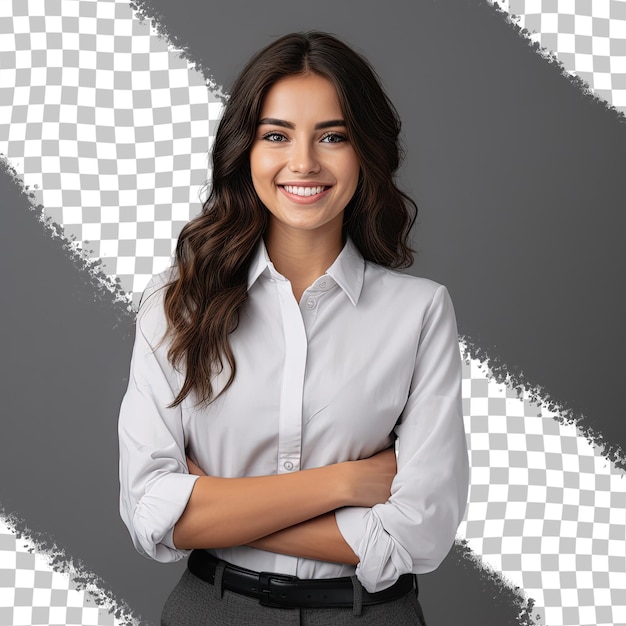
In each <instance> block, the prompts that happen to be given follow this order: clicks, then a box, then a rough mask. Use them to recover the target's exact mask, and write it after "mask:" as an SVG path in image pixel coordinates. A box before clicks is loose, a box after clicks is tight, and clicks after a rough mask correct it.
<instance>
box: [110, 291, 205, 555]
mask: <svg viewBox="0 0 626 626" xmlns="http://www.w3.org/2000/svg"><path fill="white" fill-rule="evenodd" d="M163 285H164V280H159V279H153V280H152V281H151V282H150V284H149V285H148V287H147V288H146V290H145V292H144V296H143V298H142V304H141V306H140V308H139V313H138V314H137V325H136V332H135V344H134V347H133V354H132V360H131V365H130V375H129V381H128V389H127V391H126V394H125V395H124V398H123V400H122V405H121V408H120V416H119V427H118V432H119V444H120V514H121V517H122V519H123V521H124V523H125V524H126V526H127V527H128V530H129V531H130V535H131V538H132V540H133V544H134V545H135V548H136V549H137V550H138V551H139V552H140V553H141V554H143V555H145V556H148V557H151V558H153V559H156V560H157V561H162V562H167V561H176V560H179V559H181V558H183V557H184V556H185V555H186V554H188V552H189V551H186V550H178V549H176V547H175V546H174V543H173V540H172V535H173V529H174V525H175V523H176V522H177V521H178V519H179V517H180V516H181V515H182V513H183V511H184V509H185V507H186V505H187V501H188V500H189V496H190V495H191V491H192V489H193V485H194V483H195V481H196V479H197V478H198V477H197V476H192V475H190V474H189V473H188V469H187V463H186V459H185V436H184V432H183V425H182V417H181V409H180V405H179V406H178V407H175V408H168V405H169V404H170V403H171V402H172V400H173V399H174V397H175V396H176V389H177V386H178V380H177V374H176V372H175V370H174V369H173V368H172V367H171V366H170V364H169V363H168V361H167V351H166V347H165V346H164V342H162V341H161V340H162V338H163V333H164V331H165V317H164V312H163V305H162V292H163V290H162V289H161V287H162V286H163Z"/></svg>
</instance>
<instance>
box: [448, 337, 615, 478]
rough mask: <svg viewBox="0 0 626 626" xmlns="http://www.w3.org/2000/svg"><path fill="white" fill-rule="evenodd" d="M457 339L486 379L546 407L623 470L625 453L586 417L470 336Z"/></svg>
mask: <svg viewBox="0 0 626 626" xmlns="http://www.w3.org/2000/svg"><path fill="white" fill-rule="evenodd" d="M460 340H461V343H462V344H463V345H464V352H465V354H466V356H467V357H469V358H472V359H476V360H477V361H480V362H481V363H483V365H484V367H485V369H486V370H487V372H488V373H487V376H488V377H489V378H492V379H493V380H495V381H496V382H497V383H502V384H504V385H506V386H507V387H509V388H511V389H514V390H515V391H516V393H517V394H518V396H519V397H524V396H525V397H526V398H528V399H529V400H530V401H531V402H534V403H536V404H538V405H541V406H544V407H546V408H547V409H548V410H549V411H550V412H552V413H554V414H555V419H557V420H558V421H559V422H560V423H561V424H575V425H576V427H577V428H578V429H579V430H580V432H581V433H582V434H583V436H584V437H585V438H586V439H587V440H588V441H589V442H590V443H592V444H593V445H595V446H598V447H599V448H600V449H601V450H602V454H603V456H605V457H606V458H607V459H608V460H609V461H610V462H611V463H613V464H614V465H615V466H616V467H618V468H619V469H622V470H626V451H625V450H624V449H623V448H622V446H620V445H618V444H614V443H611V442H610V441H608V440H607V439H606V438H605V437H604V435H603V434H602V433H600V432H598V431H597V430H596V429H595V428H594V427H593V426H591V425H590V424H589V422H588V418H587V417H586V416H585V415H583V414H580V413H576V412H575V411H574V410H573V409H572V408H571V407H569V406H568V404H567V402H565V401H563V400H560V399H555V398H553V397H551V395H550V394H549V393H548V391H547V390H546V389H545V388H544V387H542V386H541V385H540V384H539V383H537V382H536V381H534V380H532V379H531V378H530V377H528V376H527V375H526V374H525V373H524V372H523V371H522V370H521V369H520V368H518V367H516V366H515V365H512V364H510V363H505V362H504V361H503V359H502V358H501V357H499V356H497V355H494V354H492V353H491V352H490V351H489V350H487V349H485V348H484V347H482V346H479V345H477V344H476V343H475V342H473V340H472V339H471V338H470V337H467V336H461V337H460Z"/></svg>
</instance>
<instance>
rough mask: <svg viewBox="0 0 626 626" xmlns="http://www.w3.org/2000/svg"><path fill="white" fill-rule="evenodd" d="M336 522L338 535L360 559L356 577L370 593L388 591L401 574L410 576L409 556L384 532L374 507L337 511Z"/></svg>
mask: <svg viewBox="0 0 626 626" xmlns="http://www.w3.org/2000/svg"><path fill="white" fill-rule="evenodd" d="M377 506H380V505H377ZM335 519H336V520H337V526H338V527H339V532H340V533H341V534H342V535H343V538H344V539H345V541H346V543H347V544H348V545H349V546H350V547H351V548H352V551H353V552H354V553H355V554H356V555H357V556H358V557H359V563H358V565H357V566H356V572H355V573H356V576H357V578H358V579H359V581H360V582H361V584H362V585H363V587H365V589H366V590H367V591H368V592H369V593H376V592H377V591H382V590H383V589H387V587H390V586H391V585H393V584H394V583H395V582H396V581H397V580H398V578H399V577H400V576H401V575H402V574H408V573H411V571H412V568H413V560H412V558H411V555H410V554H409V553H408V552H407V550H405V549H404V548H403V547H402V546H401V545H399V544H398V543H397V542H396V541H395V540H394V539H393V537H391V535H389V533H387V532H386V531H385V529H384V528H383V525H382V522H381V520H380V519H379V517H378V514H377V513H376V507H374V508H373V509H369V508H366V507H346V508H343V509H339V510H337V511H335Z"/></svg>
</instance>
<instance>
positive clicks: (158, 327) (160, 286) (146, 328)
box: [137, 267, 176, 346]
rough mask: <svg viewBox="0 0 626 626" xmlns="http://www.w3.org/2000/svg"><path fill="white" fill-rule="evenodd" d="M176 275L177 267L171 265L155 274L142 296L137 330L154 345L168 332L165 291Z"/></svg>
mask: <svg viewBox="0 0 626 626" xmlns="http://www.w3.org/2000/svg"><path fill="white" fill-rule="evenodd" d="M175 277H176V269H175V268H171V267H170V268H168V269H166V270H164V271H163V272H160V273H159V274H155V275H154V276H153V277H152V278H151V279H150V280H149V282H148V284H147V285H146V288H145V289H144V291H143V294H142V296H141V300H140V302H139V310H138V311H137V332H141V334H142V335H143V336H144V337H145V339H146V341H147V342H148V343H149V344H151V345H152V346H155V345H156V344H157V343H159V342H160V341H161V340H162V339H163V337H164V336H165V334H166V330H167V319H166V317H165V309H164V299H165V291H166V289H167V286H168V285H169V284H170V283H171V282H172V280H174V279H175Z"/></svg>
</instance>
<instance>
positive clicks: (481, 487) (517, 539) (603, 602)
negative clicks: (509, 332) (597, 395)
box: [459, 359, 626, 626]
mask: <svg viewBox="0 0 626 626" xmlns="http://www.w3.org/2000/svg"><path fill="white" fill-rule="evenodd" d="M463 405H464V406H463V414H464V416H465V430H466V433H467V441H468V449H469V453H470V466H471V480H470V484H471V487H470V494H469V504H468V508H467V511H466V516H465V520H464V521H463V524H462V525H461V527H460V528H459V534H460V535H461V536H464V537H465V538H466V539H467V541H468V544H469V546H470V547H471V548H472V549H473V550H474V551H475V552H476V553H477V554H479V555H482V559H483V561H484V562H485V563H486V564H488V565H489V566H490V567H492V568H493V569H495V570H497V571H499V572H502V574H503V575H504V576H505V578H507V579H508V580H509V581H511V583H512V584H513V585H515V586H519V587H521V588H522V589H523V590H524V591H525V592H526V593H527V594H528V595H529V596H530V597H531V598H533V599H534V600H535V601H536V607H535V608H536V612H538V613H539V614H540V615H541V616H542V621H540V622H539V623H541V624H546V625H547V626H556V625H559V626H561V625H562V626H596V625H599V624H610V625H612V626H616V625H618V624H622V625H624V624H626V476H625V475H624V472H623V471H622V470H619V469H617V468H616V467H615V466H614V464H612V463H611V462H610V461H608V460H607V459H606V458H605V457H604V456H602V452H601V450H599V449H598V448H597V447H594V446H593V444H591V443H590V442H589V441H588V440H587V439H585V438H584V437H583V436H582V435H581V434H580V432H579V431H578V429H577V428H576V426H575V425H573V424H567V423H561V422H560V421H559V420H558V415H557V414H556V413H554V412H553V411H551V410H550V409H548V408H547V407H545V406H542V405H541V404H538V403H536V402H533V401H531V400H529V399H528V394H526V393H525V392H524V393H523V395H521V396H519V395H518V393H517V392H516V391H515V390H514V389H511V388H510V386H507V385H506V384H504V383H497V382H496V381H495V380H493V379H492V378H490V376H489V373H488V370H487V369H486V368H485V366H484V365H482V364H481V363H480V362H479V361H476V360H472V359H466V360H465V365H464V376H463Z"/></svg>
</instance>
